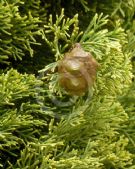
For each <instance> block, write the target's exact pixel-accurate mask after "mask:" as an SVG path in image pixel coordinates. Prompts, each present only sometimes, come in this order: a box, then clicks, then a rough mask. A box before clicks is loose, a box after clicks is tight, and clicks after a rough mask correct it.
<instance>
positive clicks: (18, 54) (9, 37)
mask: <svg viewBox="0 0 135 169" xmlns="http://www.w3.org/2000/svg"><path fill="white" fill-rule="evenodd" d="M0 11H1V12H0V24H1V28H0V32H1V37H0V44H1V48H0V51H1V52H0V62H4V63H8V59H9V58H14V59H15V60H16V59H18V58H19V59H21V58H22V56H24V55H25V53H26V52H29V54H30V56H33V49H32V47H31V45H32V44H38V43H37V42H36V39H35V36H36V35H39V34H40V33H39V30H38V24H39V23H40V20H39V18H38V17H34V18H33V16H32V15H31V12H30V11H29V13H27V14H25V15H21V14H20V11H19V6H18V5H16V4H8V3H7V2H1V3H0Z"/></svg>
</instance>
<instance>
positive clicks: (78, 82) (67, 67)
mask: <svg viewBox="0 0 135 169" xmlns="http://www.w3.org/2000/svg"><path fill="white" fill-rule="evenodd" d="M98 66H99V64H98V63H97V61H96V60H95V59H94V58H93V57H92V56H91V54H90V53H89V52H85V51H84V50H83V49H82V47H81V45H80V44H79V43H76V44H75V45H74V46H73V47H72V49H71V50H70V51H69V52H68V53H66V54H65V56H64V58H63V60H61V61H60V62H59V65H58V73H59V75H60V76H59V83H60V85H61V86H62V87H63V88H64V89H65V90H66V91H67V92H68V93H69V94H70V95H83V94H84V93H85V92H86V91H87V90H88V89H89V88H90V87H92V85H93V83H94V80H95V77H96V71H97V68H98Z"/></svg>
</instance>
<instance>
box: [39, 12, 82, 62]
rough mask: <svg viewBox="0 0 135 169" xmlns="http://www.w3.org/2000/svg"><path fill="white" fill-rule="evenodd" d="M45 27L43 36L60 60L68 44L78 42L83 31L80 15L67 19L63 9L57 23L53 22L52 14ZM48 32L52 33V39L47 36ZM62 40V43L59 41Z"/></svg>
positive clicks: (57, 17)
mask: <svg viewBox="0 0 135 169" xmlns="http://www.w3.org/2000/svg"><path fill="white" fill-rule="evenodd" d="M44 27H45V30H43V32H42V37H43V39H44V40H45V42H46V43H47V44H48V45H49V46H50V47H51V50H52V51H53V52H54V53H55V58H56V60H59V59H60V55H61V54H62V53H63V52H64V51H65V49H66V48H67V46H68V45H69V44H70V45H71V44H73V43H75V42H77V40H78V38H79V36H80V35H81V34H82V32H80V33H79V27H78V15H77V14H76V15H75V16H74V17H73V18H72V19H69V18H67V19H65V18H64V10H63V9H62V11H61V14H60V16H58V15H56V23H53V20H52V15H50V17H49V22H48V25H45V26H44ZM48 34H51V39H49V38H47V35H48ZM52 35H53V39H52ZM60 41H62V42H63V44H62V45H61V44H60V43H59V42H60Z"/></svg>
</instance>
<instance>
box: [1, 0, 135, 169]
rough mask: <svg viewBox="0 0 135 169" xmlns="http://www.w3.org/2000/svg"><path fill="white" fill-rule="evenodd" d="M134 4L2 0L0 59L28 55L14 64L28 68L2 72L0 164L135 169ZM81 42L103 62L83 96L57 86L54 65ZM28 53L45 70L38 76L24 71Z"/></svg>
mask: <svg viewBox="0 0 135 169" xmlns="http://www.w3.org/2000/svg"><path fill="white" fill-rule="evenodd" d="M66 4H67V6H66ZM69 4H72V6H70V5H69ZM55 5H56V6H55ZM49 6H50V7H49ZM52 6H54V9H51V7H52ZM58 7H60V9H61V8H63V7H64V8H65V9H62V10H61V13H60V14H59V10H60V9H58ZM134 7H135V1H134V0H129V1H128V2H127V1H126V0H124V1H118V0H112V1H111V2H110V1H109V3H108V1H99V0H96V1H93V2H89V1H87V0H78V1H74V0H73V1H69V3H68V2H67V1H66V0H65V1H62V0H59V1H53V0H52V1H48V0H47V1H46V2H44V1H42V0H37V1H34V0H31V1H30V0H28V1H26V0H11V1H9V0H2V1H1V2H0V11H1V12H0V24H1V29H0V35H1V36H0V43H1V47H0V63H1V65H2V66H3V65H4V64H3V63H8V62H9V61H10V62H11V66H10V67H12V64H13V66H14V63H13V61H12V59H13V60H17V59H20V60H21V59H23V60H22V61H20V62H17V61H15V63H16V65H17V66H16V68H17V69H18V70H20V69H19V66H22V67H24V68H23V70H24V73H22V74H21V73H19V72H18V71H17V70H15V69H14V68H11V69H10V67H7V69H6V70H2V69H1V70H0V167H1V168H6V169H21V168H22V169H69V168H72V169H133V168H135V151H134V148H135V137H134V135H135V132H134V128H135V123H134V119H135V115H134V113H135V111H134V110H135V109H134V107H135V104H134V100H135V96H134V91H135V83H134V79H133V78H134V58H133V56H134V52H135V51H134V42H135V41H134V32H135V31H134ZM77 10H78V14H75V13H76V11H77ZM68 11H71V13H69V12H68ZM55 12H56V13H57V15H55ZM96 12H97V13H96ZM101 12H103V13H101ZM51 13H52V14H51ZM49 14H51V15H49ZM47 20H48V21H47ZM46 21H47V22H46ZM83 22H85V23H84V24H83ZM86 24H87V26H88V27H87V28H86ZM43 25H44V26H43ZM82 30H83V31H82ZM41 38H42V39H41ZM76 42H78V43H80V44H81V46H82V47H83V49H84V50H85V51H88V52H90V53H91V54H92V56H93V57H94V58H95V59H96V60H97V61H98V63H99V65H100V67H99V69H98V72H97V77H96V81H95V84H94V85H93V88H92V90H90V91H89V92H88V93H86V94H85V95H84V96H81V97H76V96H73V97H71V96H69V95H67V93H66V92H65V91H64V90H63V89H61V87H60V86H59V84H58V78H59V74H58V73H57V64H58V63H59V61H60V59H62V58H63V57H64V54H65V52H67V51H68V50H69V49H70V48H71V47H72V45H73V44H74V43H76ZM38 44H42V45H41V46H40V47H39V48H38V47H37V46H36V45H38ZM40 49H41V51H40ZM28 53H29V54H28ZM26 55H31V56H33V55H35V56H36V57H38V59H35V57H34V59H33V62H34V65H35V67H36V66H37V65H38V64H39V63H40V64H41V65H40V66H41V67H45V68H44V69H42V70H39V74H38V76H37V77H35V75H33V74H28V73H27V72H25V70H27V69H28V70H29V65H31V63H28V62H29V60H26V59H25V58H26ZM41 58H44V59H43V60H44V61H43V62H42V63H41V61H40V62H39V60H40V59H41ZM131 58H132V64H133V74H132V64H131ZM41 60H42V59H41ZM24 61H25V63H26V64H25V65H23V64H24ZM48 62H49V63H50V64H48ZM35 67H34V68H33V71H35ZM3 72H4V73H3ZM28 72H29V71H28ZM36 73H37V72H36ZM132 81H133V83H132Z"/></svg>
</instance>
